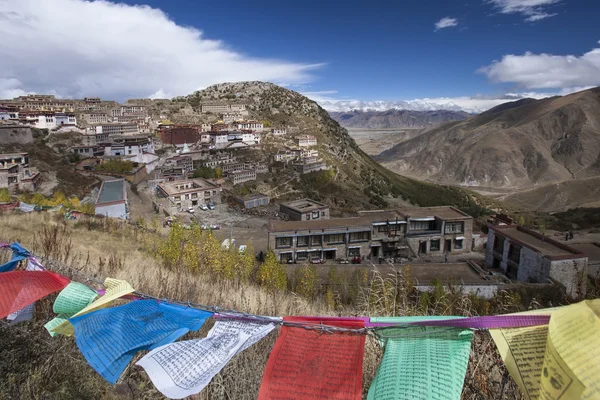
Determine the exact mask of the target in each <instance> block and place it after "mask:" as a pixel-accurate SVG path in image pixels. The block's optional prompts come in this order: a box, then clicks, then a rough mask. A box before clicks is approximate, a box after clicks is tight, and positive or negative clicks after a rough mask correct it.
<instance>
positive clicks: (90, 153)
mask: <svg viewBox="0 0 600 400" xmlns="http://www.w3.org/2000/svg"><path fill="white" fill-rule="evenodd" d="M71 152H72V153H74V154H77V155H79V157H80V158H89V157H102V156H104V146H97V145H83V146H73V147H71Z"/></svg>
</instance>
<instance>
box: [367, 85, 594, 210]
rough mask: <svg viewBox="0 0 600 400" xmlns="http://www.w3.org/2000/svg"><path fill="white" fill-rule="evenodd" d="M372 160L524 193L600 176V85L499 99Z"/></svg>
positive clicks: (396, 169) (410, 171)
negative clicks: (483, 109)
mask: <svg viewBox="0 0 600 400" xmlns="http://www.w3.org/2000/svg"><path fill="white" fill-rule="evenodd" d="M376 159H377V160H378V161H380V162H381V163H383V164H384V165H385V166H386V167H388V168H390V169H391V170H393V171H394V172H397V173H401V174H407V175H409V176H413V177H419V178H424V179H429V180H432V181H435V182H440V183H442V182H443V183H454V184H465V185H471V186H482V187H491V188H499V187H504V188H518V189H525V190H529V189H533V188H535V187H537V186H542V185H545V184H550V183H556V182H562V181H570V180H575V179H583V178H590V177H595V176H600V88H595V89H590V90H586V91H582V92H579V93H574V94H572V95H569V96H564V97H553V98H548V99H543V100H532V99H526V100H520V101H518V102H514V103H509V104H503V105H501V106H498V107H496V108H493V109H491V110H489V111H487V112H485V113H482V114H480V115H478V116H475V117H472V118H469V119H467V120H465V121H462V122H453V123H448V124H444V125H442V126H439V127H436V128H433V129H431V130H429V131H427V132H425V133H423V134H422V135H419V136H418V137H416V138H414V139H411V140H408V141H405V142H403V143H400V144H398V145H397V146H394V147H393V148H392V149H390V150H387V151H384V152H383V153H381V154H380V155H379V156H378V157H376ZM534 206H535V204H534Z"/></svg>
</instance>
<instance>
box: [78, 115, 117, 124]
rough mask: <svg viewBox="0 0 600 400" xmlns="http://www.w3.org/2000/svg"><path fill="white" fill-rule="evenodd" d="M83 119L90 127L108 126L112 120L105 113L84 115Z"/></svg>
mask: <svg viewBox="0 0 600 400" xmlns="http://www.w3.org/2000/svg"><path fill="white" fill-rule="evenodd" d="M81 119H82V120H83V121H84V122H85V123H87V124H89V125H98V124H108V123H109V122H110V121H111V118H110V117H109V116H108V114H107V113H105V112H87V113H83V114H81Z"/></svg>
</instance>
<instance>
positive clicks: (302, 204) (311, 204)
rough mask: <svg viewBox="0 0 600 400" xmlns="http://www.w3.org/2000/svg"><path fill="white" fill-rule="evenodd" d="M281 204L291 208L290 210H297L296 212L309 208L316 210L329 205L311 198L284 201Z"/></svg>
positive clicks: (308, 209)
mask: <svg viewBox="0 0 600 400" xmlns="http://www.w3.org/2000/svg"><path fill="white" fill-rule="evenodd" d="M281 205H282V206H285V207H287V208H291V209H292V210H294V211H298V212H307V211H311V210H318V209H321V208H323V207H329V206H328V205H327V204H325V203H321V202H319V201H316V200H311V199H299V200H292V201H286V202H284V203H281Z"/></svg>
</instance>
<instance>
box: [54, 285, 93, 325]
mask: <svg viewBox="0 0 600 400" xmlns="http://www.w3.org/2000/svg"><path fill="white" fill-rule="evenodd" d="M96 297H98V293H96V291H95V290H92V289H90V288H89V287H87V286H86V285H84V284H82V283H79V282H71V283H69V285H68V286H67V287H66V288H64V289H63V290H62V291H61V292H60V293H59V294H58V296H57V297H56V300H55V301H54V306H53V307H52V310H53V311H54V312H55V313H57V314H58V316H57V317H56V318H54V319H53V320H51V321H49V322H48V323H46V325H44V327H45V328H46V330H48V333H50V336H56V332H53V331H52V330H53V329H55V328H57V327H58V326H60V325H62V324H63V323H64V324H66V323H67V322H68V321H67V320H68V319H69V318H71V317H73V316H74V315H75V313H78V312H79V311H81V310H83V309H84V308H85V307H87V306H89V305H90V304H91V303H92V302H93V301H94V299H95V298H96Z"/></svg>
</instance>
